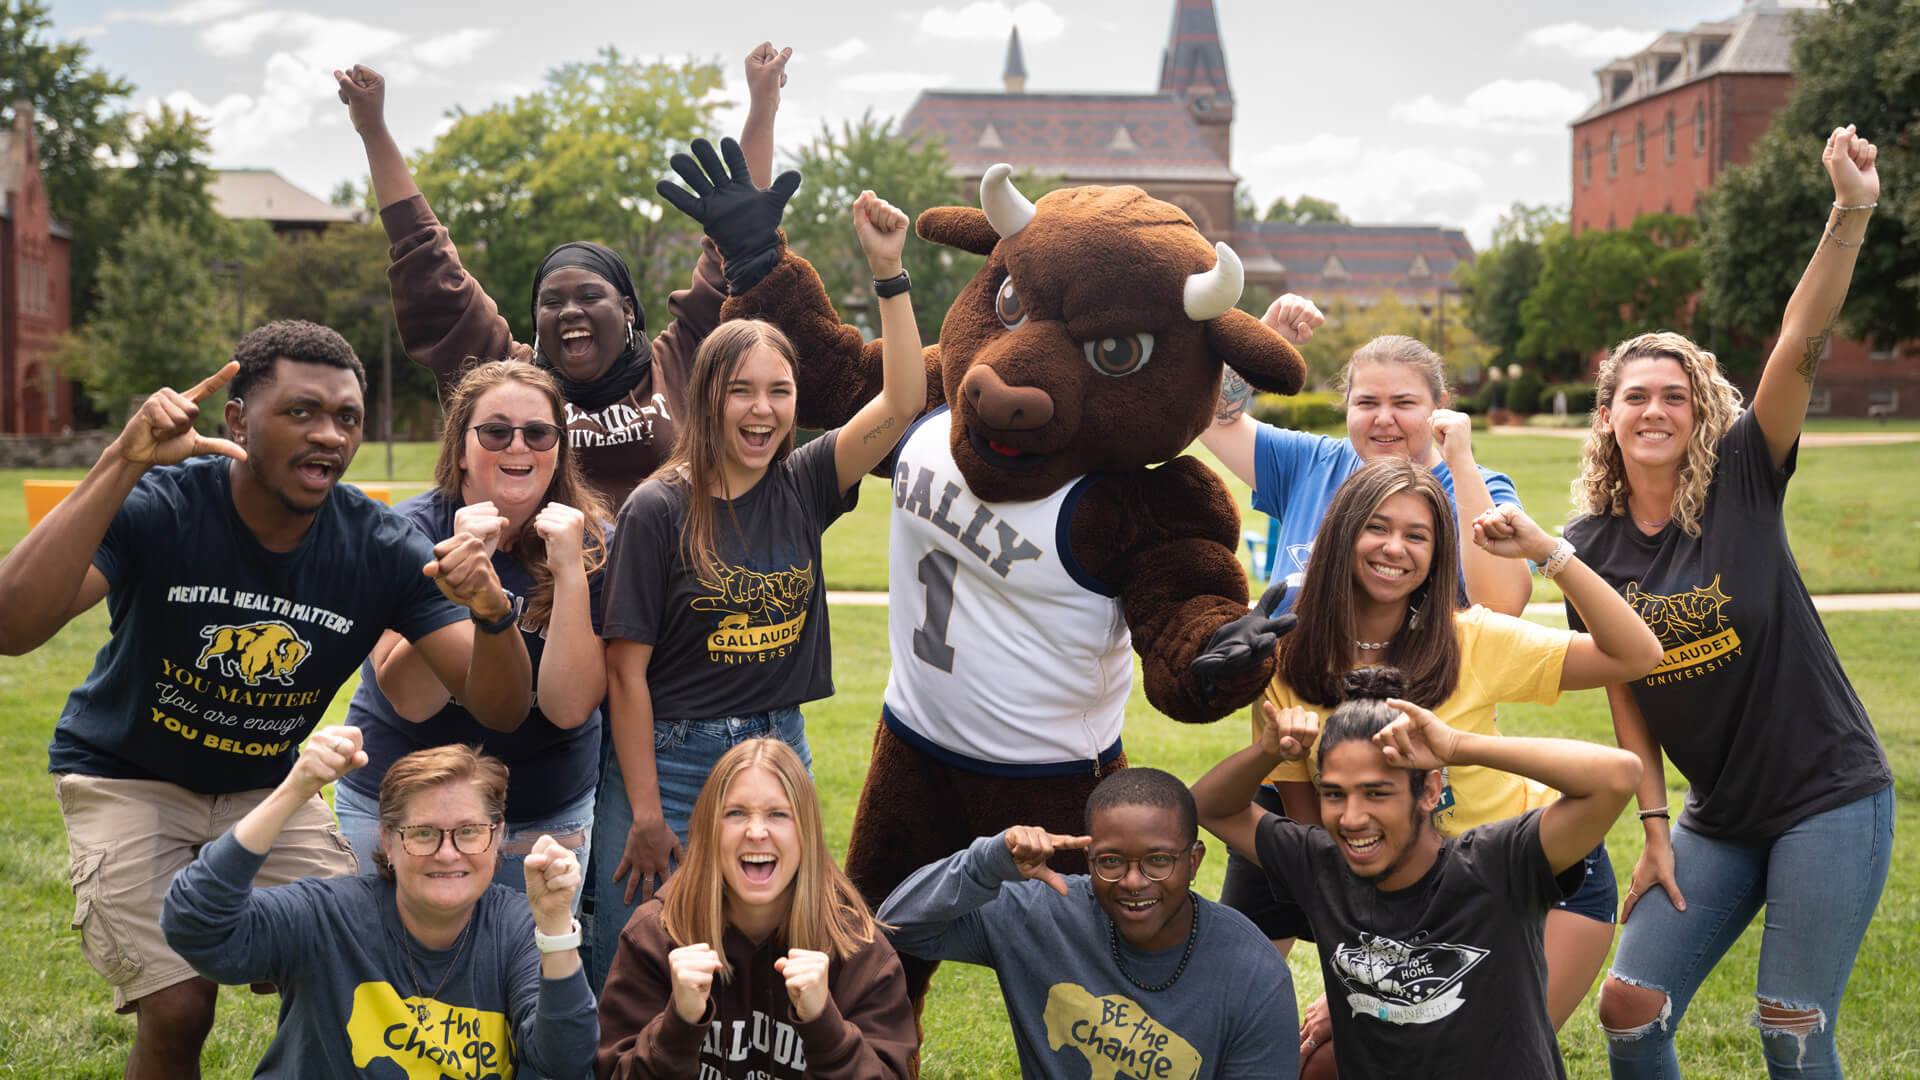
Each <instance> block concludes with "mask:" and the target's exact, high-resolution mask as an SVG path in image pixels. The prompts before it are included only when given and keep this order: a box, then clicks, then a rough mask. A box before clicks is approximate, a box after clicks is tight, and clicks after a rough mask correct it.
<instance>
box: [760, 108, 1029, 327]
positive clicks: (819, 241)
mask: <svg viewBox="0 0 1920 1080" xmlns="http://www.w3.org/2000/svg"><path fill="white" fill-rule="evenodd" d="M792 164H793V167H794V168H796V169H799V170H800V176H801V182H800V190H799V191H797V192H795V193H794V196H793V201H791V202H789V203H788V204H787V214H786V219H785V221H784V222H783V225H784V227H785V229H786V231H787V240H788V242H789V243H790V244H792V245H793V250H794V251H796V252H798V253H799V254H800V255H801V256H803V257H805V258H806V260H807V261H808V262H810V263H812V264H813V268H814V270H815V271H817V272H818V273H819V274H820V281H821V283H822V284H824V285H826V287H827V295H828V296H829V297H831V298H832V299H833V301H834V303H835V304H836V305H838V306H839V307H840V308H841V312H842V316H843V317H844V318H846V319H847V320H848V321H849V322H852V323H855V324H856V325H861V326H863V328H864V329H865V330H866V331H867V333H868V334H869V335H873V334H877V333H878V332H879V329H880V328H879V326H878V325H877V324H875V323H874V322H873V318H872V315H871V314H870V308H871V305H872V303H873V300H872V291H873V290H872V288H871V282H872V280H873V274H872V272H871V271H870V270H869V269H868V267H867V257H866V255H865V254H863V253H862V252H861V250H860V242H859V241H858V240H856V239H854V235H853V219H852V218H851V217H850V216H849V215H848V211H849V208H851V207H852V206H853V200H854V199H855V198H856V197H858V196H859V194H860V192H862V191H864V190H867V189H871V190H872V191H873V192H874V194H876V195H879V196H880V197H881V198H883V199H885V200H887V201H888V202H890V203H892V204H893V205H895V206H897V207H899V208H900V209H901V210H903V211H905V212H906V213H907V216H909V217H917V216H918V215H919V214H920V213H921V211H924V210H926V209H928V208H929V207H934V206H952V205H954V203H955V202H957V201H959V198H960V197H961V195H962V192H961V190H960V185H959V184H957V183H955V181H954V179H953V177H952V175H951V174H950V173H949V172H948V171H947V154H946V151H945V150H943V149H942V148H941V147H940V146H938V145H937V144H936V145H921V144H918V143H915V142H913V141H912V140H909V139H908V138H906V137H905V136H903V135H900V134H899V133H898V132H896V131H895V130H894V122H893V121H892V120H891V119H887V120H876V119H875V118H874V116H873V114H872V113H871V112H868V113H866V114H864V115H863V116H861V117H860V119H859V120H858V121H857V122H856V121H851V120H849V121H843V122H842V123H841V125H840V128H839V130H837V131H836V130H835V129H834V128H833V126H832V125H830V124H827V123H825V122H822V123H821V125H820V131H819V133H818V134H817V135H815V136H814V138H813V140H812V141H811V142H809V143H807V145H805V146H803V147H801V148H800V150H799V152H798V153H796V154H795V155H794V157H793V162H792ZM1015 183H1016V185H1019V186H1022V187H1023V188H1024V189H1025V190H1026V191H1028V192H1030V193H1031V192H1034V191H1037V190H1040V188H1041V187H1043V186H1044V185H1035V184H1033V182H1032V180H1031V178H1027V177H1015ZM903 261H904V262H905V263H906V266H907V273H908V274H910V275H912V277H913V311H914V316H915V319H916V321H918V322H919V324H920V336H921V337H922V339H924V340H925V341H927V342H929V343H931V342H933V341H935V340H937V339H938V338H939V336H940V323H941V321H942V320H944V319H945V318H946V316H947V308H949V307H951V306H952V305H953V301H954V299H955V298H956V297H958V296H959V295H960V290H961V289H962V288H964V287H965V286H966V283H967V281H968V279H970V278H972V277H973V275H974V272H975V271H977V270H978V269H979V268H980V265H981V263H982V261H983V260H982V259H981V258H980V256H978V255H970V254H967V253H966V252H963V251H956V250H954V249H953V248H948V247H942V246H940V245H938V244H930V243H927V242H926V241H924V240H921V239H919V238H918V237H914V238H912V239H909V240H908V241H907V250H906V254H905V257H904V260H903Z"/></svg>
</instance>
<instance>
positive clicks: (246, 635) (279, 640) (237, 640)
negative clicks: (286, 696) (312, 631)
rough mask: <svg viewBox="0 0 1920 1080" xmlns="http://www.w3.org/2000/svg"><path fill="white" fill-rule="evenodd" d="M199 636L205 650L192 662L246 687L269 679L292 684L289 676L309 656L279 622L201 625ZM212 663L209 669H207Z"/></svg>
mask: <svg viewBox="0 0 1920 1080" xmlns="http://www.w3.org/2000/svg"><path fill="white" fill-rule="evenodd" d="M200 636H201V637H202V638H205V639H206V642H207V647H206V648H204V649H202V650H200V659H198V660H196V661H194V663H195V664H196V665H198V666H199V667H200V668H201V669H202V670H204V671H216V672H218V673H219V674H223V675H225V676H226V677H227V678H229V679H240V680H241V681H243V682H245V683H246V684H247V685H248V686H258V685H260V680H261V679H272V680H273V681H275V682H277V683H279V684H280V685H282V686H292V685H293V673H294V671H295V670H297V669H298V668H299V667H300V665H301V663H302V662H304V661H305V660H306V658H307V657H308V656H310V655H312V653H313V646H311V645H309V644H307V643H306V642H305V641H304V640H302V639H301V637H300V635H299V634H298V633H296V632H295V631H294V629H293V627H291V626H288V625H287V624H286V623H283V622H257V623H247V624H245V625H242V626H203V627H201V628H200ZM208 661H212V662H213V665H214V666H212V667H209V666H208Z"/></svg>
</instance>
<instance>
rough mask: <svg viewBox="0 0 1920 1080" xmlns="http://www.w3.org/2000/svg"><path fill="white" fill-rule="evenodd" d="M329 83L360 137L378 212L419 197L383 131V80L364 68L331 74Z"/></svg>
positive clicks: (390, 137) (404, 162)
mask: <svg viewBox="0 0 1920 1080" xmlns="http://www.w3.org/2000/svg"><path fill="white" fill-rule="evenodd" d="M333 81H334V83H335V84H336V85H338V86H339V87H340V104H342V105H345V106H346V107H347V119H349V120H351V121H352V122H353V130H354V131H355V133H357V134H358V135H359V136H360V145H361V146H362V147H364V148H365V149H366V151H367V172H368V174H369V178H370V179H371V180H372V183H373V201H374V204H375V205H376V206H377V207H378V208H379V209H382V210H385V209H386V208H387V207H389V206H392V205H393V204H394V203H397V202H404V201H406V200H408V199H411V198H413V197H414V196H415V195H418V194H420V188H419V186H418V185H416V184H415V183H414V182H413V172H412V170H410V169H408V168H407V158H406V155H405V154H402V153H401V152H400V144H399V143H397V142H394V141H393V133H392V132H391V131H388V130H387V80H386V79H384V78H382V77H381V76H380V73H379V72H377V71H375V70H373V69H372V68H370V67H367V66H366V65H364V64H355V65H354V66H352V67H350V68H348V69H347V70H345V71H335V72H334V73H333Z"/></svg>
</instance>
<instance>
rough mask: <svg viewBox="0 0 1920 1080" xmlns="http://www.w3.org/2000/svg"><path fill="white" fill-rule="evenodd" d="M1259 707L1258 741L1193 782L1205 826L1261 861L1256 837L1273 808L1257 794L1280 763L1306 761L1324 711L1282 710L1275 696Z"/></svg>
mask: <svg viewBox="0 0 1920 1080" xmlns="http://www.w3.org/2000/svg"><path fill="white" fill-rule="evenodd" d="M1257 708H1258V709H1259V710H1260V716H1261V723H1260V726H1259V728H1258V729H1257V730H1255V732H1254V736H1253V742H1252V743H1251V744H1249V745H1248V746H1247V747H1246V748H1245V749H1243V750H1237V751H1235V752H1234V753H1232V754H1230V755H1228V757H1227V759H1226V760H1225V761H1222V762H1221V763H1220V764H1218V765H1215V766H1214V767H1213V768H1211V769H1208V770H1207V775H1205V776H1203V777H1201V778H1200V779H1199V780H1198V781H1196V782H1195V783H1194V785H1193V802H1194V806H1195V807H1196V808H1197V809H1198V810H1199V813H1200V827H1201V828H1203V829H1205V830H1207V831H1208V832H1210V833H1212V834H1213V835H1215V836H1217V837H1219V838H1220V839H1221V841H1222V842H1223V843H1225V844H1226V845H1227V846H1228V847H1230V848H1232V849H1233V850H1234V851H1235V852H1237V853H1238V854H1240V855H1242V856H1244V857H1246V858H1248V859H1251V860H1253V862H1254V863H1256V864H1258V863H1259V862H1260V854H1259V852H1258V850H1257V849H1256V846H1255V844H1254V836H1255V834H1256V833H1257V832H1258V831H1259V829H1260V819H1261V818H1264V817H1266V816H1267V814H1268V811H1267V810H1266V809H1264V808H1262V807H1260V806H1258V805H1256V804H1255V803H1254V801H1253V796H1254V793H1255V792H1257V791H1259V790H1260V782H1261V781H1262V780H1265V779H1266V778H1267V775H1268V774H1269V773H1271V772H1273V770H1274V769H1275V768H1276V767H1277V766H1279V765H1281V764H1282V763H1285V762H1289V761H1304V760H1306V757H1307V755H1308V754H1310V753H1312V752H1313V742H1314V740H1315V739H1316V738H1318V737H1319V734H1320V718H1319V716H1317V715H1316V714H1314V713H1311V712H1308V711H1307V710H1306V709H1302V708H1299V707H1298V706H1293V707H1289V708H1286V709H1277V708H1275V707H1274V705H1273V702H1271V701H1262V702H1260V704H1259V705H1258V706H1257Z"/></svg>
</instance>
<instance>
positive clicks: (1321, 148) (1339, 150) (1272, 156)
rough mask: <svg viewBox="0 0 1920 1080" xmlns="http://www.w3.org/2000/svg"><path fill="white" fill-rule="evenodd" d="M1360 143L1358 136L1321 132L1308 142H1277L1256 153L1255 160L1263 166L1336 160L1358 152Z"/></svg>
mask: <svg viewBox="0 0 1920 1080" xmlns="http://www.w3.org/2000/svg"><path fill="white" fill-rule="evenodd" d="M1360 145H1361V144H1360V139H1359V137H1358V136H1354V135H1327V134H1320V135H1315V136H1314V137H1313V138H1311V139H1308V140H1307V141H1306V142H1297V143H1275V144H1274V145H1272V146H1269V147H1267V148H1265V149H1264V150H1260V151H1258V152H1257V153H1255V154H1254V155H1253V161H1254V163H1255V164H1257V165H1262V166H1282V165H1298V164H1302V163H1305V162H1322V161H1334V160H1338V159H1340V158H1347V157H1353V156H1354V155H1356V154H1358V153H1359V152H1360Z"/></svg>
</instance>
